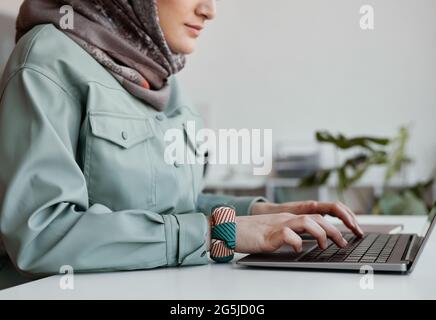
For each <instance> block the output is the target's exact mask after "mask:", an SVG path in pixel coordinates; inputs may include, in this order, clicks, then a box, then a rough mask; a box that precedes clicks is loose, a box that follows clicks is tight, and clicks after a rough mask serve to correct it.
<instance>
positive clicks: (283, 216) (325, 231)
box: [235, 213, 347, 253]
mask: <svg viewBox="0 0 436 320" xmlns="http://www.w3.org/2000/svg"><path fill="white" fill-rule="evenodd" d="M236 226H237V227H236V230H237V231H236V232H237V234H236V249H235V251H236V252H241V253H260V252H273V251H275V250H277V249H278V248H280V247H281V246H282V245H284V244H288V245H290V246H292V247H293V248H294V250H295V251H296V252H300V251H301V250H302V243H303V242H302V239H301V238H300V236H299V235H298V234H299V233H303V232H307V233H310V234H311V235H312V236H313V237H314V238H315V239H316V240H317V241H318V245H319V246H320V247H321V248H322V249H326V248H327V238H330V239H331V240H333V241H334V242H335V243H336V244H337V245H338V246H339V247H345V246H346V245H347V241H346V240H345V239H344V238H343V237H342V234H341V233H340V232H339V230H338V229H337V228H336V227H335V226H333V225H332V224H331V223H330V222H328V221H327V220H326V219H325V218H324V217H323V216H321V215H319V214H311V215H305V214H302V215H295V214H291V213H275V214H264V215H256V216H241V217H236Z"/></svg>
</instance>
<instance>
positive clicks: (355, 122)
mask: <svg viewBox="0 0 436 320" xmlns="http://www.w3.org/2000/svg"><path fill="white" fill-rule="evenodd" d="M363 4H371V5H373V7H374V9H375V30H374V31H362V30H361V29H360V28H359V18H360V14H359V8H360V6H361V5H363ZM203 36H204V37H203V38H202V39H201V41H200V43H199V46H198V50H197V51H196V53H195V54H194V55H193V56H192V57H191V58H190V59H189V63H188V65H187V68H185V70H184V71H183V72H182V74H181V76H182V77H181V78H182V79H183V80H184V82H185V84H186V86H187V87H188V89H189V91H190V92H191V95H192V96H193V97H195V101H197V102H198V104H199V107H201V106H207V113H208V114H209V115H210V117H211V121H210V125H211V126H212V127H236V128H238V127H248V128H251V127H254V128H272V129H273V130H274V131H273V132H274V138H275V139H277V140H278V139H282V138H284V137H286V138H291V139H295V140H299V141H305V140H313V133H314V131H315V130H318V129H328V130H332V131H334V132H343V133H345V134H350V135H354V134H370V135H387V136H392V135H394V134H395V133H396V130H397V128H398V127H399V126H401V125H403V124H407V125H410V128H411V134H412V137H411V141H410V143H409V147H410V148H409V153H410V155H411V156H412V157H413V158H415V159H416V163H415V167H414V168H413V170H412V180H413V177H414V178H427V177H428V175H430V174H431V172H432V170H433V169H434V168H435V166H436V126H435V119H436V1H434V0H364V1H361V0H329V1H325V0H270V1H262V0H237V1H228V0H227V1H226V0H223V1H219V2H218V15H217V18H216V20H215V21H213V22H211V24H210V26H209V29H208V30H207V31H206V33H205V34H204V35H203ZM373 178H377V176H376V175H373Z"/></svg>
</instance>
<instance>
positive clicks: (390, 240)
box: [298, 233, 399, 263]
mask: <svg viewBox="0 0 436 320" xmlns="http://www.w3.org/2000/svg"><path fill="white" fill-rule="evenodd" d="M344 238H345V239H346V240H347V241H348V245H347V246H346V247H345V248H340V247H338V246H337V245H336V244H334V243H332V244H331V245H330V246H329V247H327V249H325V250H323V249H321V248H316V249H313V250H311V251H309V252H308V253H307V254H305V255H304V256H302V257H301V258H300V259H298V261H303V262H304V261H306V262H351V263H385V262H386V261H388V259H389V257H390V255H391V253H392V250H393V249H394V247H395V244H396V243H397V241H398V238H399V235H398V234H391V235H390V234H376V233H370V234H366V235H365V236H364V237H363V238H358V237H356V236H355V235H353V234H351V233H347V234H345V235H344Z"/></svg>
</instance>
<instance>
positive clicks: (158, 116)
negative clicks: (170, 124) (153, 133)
mask: <svg viewBox="0 0 436 320" xmlns="http://www.w3.org/2000/svg"><path fill="white" fill-rule="evenodd" d="M156 119H157V120H159V121H163V120H164V119H165V117H164V115H163V114H157V115H156Z"/></svg>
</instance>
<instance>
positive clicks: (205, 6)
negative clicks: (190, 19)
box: [197, 0, 216, 20]
mask: <svg viewBox="0 0 436 320" xmlns="http://www.w3.org/2000/svg"><path fill="white" fill-rule="evenodd" d="M197 14H198V15H201V16H203V17H204V18H205V19H207V20H212V19H213V18H215V15H216V0H201V1H200V4H199V6H198V7H197Z"/></svg>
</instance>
